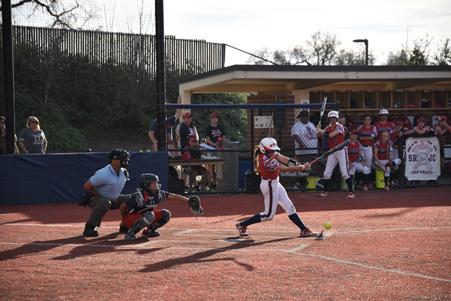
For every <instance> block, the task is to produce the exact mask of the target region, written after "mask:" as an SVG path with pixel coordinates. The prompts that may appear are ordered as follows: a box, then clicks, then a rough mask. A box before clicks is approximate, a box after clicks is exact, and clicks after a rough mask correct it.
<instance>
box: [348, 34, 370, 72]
mask: <svg viewBox="0 0 451 301" xmlns="http://www.w3.org/2000/svg"><path fill="white" fill-rule="evenodd" d="M352 41H353V42H354V43H365V66H368V39H355V40H352Z"/></svg>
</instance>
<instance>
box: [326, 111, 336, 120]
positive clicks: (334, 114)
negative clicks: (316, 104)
mask: <svg viewBox="0 0 451 301" xmlns="http://www.w3.org/2000/svg"><path fill="white" fill-rule="evenodd" d="M327 118H337V119H338V112H337V111H330V112H329V113H328V114H327Z"/></svg>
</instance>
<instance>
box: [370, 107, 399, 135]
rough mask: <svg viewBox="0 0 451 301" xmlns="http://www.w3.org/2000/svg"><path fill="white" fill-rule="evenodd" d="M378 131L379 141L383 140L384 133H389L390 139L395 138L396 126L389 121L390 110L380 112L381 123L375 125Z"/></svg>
mask: <svg viewBox="0 0 451 301" xmlns="http://www.w3.org/2000/svg"><path fill="white" fill-rule="evenodd" d="M374 125H375V126H376V130H377V139H381V134H382V132H388V134H389V135H390V138H391V139H392V138H393V134H394V132H395V124H394V123H393V122H391V121H388V110H387V109H381V110H380V111H379V121H378V122H376V123H375V124H374Z"/></svg>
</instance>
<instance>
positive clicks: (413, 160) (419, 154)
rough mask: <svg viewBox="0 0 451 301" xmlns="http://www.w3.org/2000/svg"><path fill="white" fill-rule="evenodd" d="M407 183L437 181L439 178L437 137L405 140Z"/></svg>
mask: <svg viewBox="0 0 451 301" xmlns="http://www.w3.org/2000/svg"><path fill="white" fill-rule="evenodd" d="M405 176H406V178H407V179H408V180H409V181H427V180H437V178H438V177H439V176H440V146H439V141H438V139H437V137H427V138H417V137H411V138H408V139H407V140H406V171H405Z"/></svg>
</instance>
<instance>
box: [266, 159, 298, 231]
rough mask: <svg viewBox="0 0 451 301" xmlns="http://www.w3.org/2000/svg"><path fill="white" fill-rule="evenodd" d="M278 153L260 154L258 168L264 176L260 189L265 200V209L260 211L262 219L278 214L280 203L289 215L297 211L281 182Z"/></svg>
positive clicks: (271, 217)
mask: <svg viewBox="0 0 451 301" xmlns="http://www.w3.org/2000/svg"><path fill="white" fill-rule="evenodd" d="M276 155H277V153H273V154H272V155H271V156H268V155H266V154H262V153H260V154H259V155H258V169H259V172H260V175H261V177H262V179H261V182H260V191H261V192H262V194H263V198H264V201H265V211H263V212H261V213H260V216H261V221H262V222H263V221H269V220H271V219H273V217H274V215H275V214H276V210H277V205H278V204H279V205H280V206H282V208H283V209H284V210H285V212H286V213H287V214H288V215H292V214H294V213H296V208H295V207H294V205H293V202H292V201H291V200H290V198H289V197H288V194H287V191H286V190H285V188H284V187H283V186H282V184H280V182H279V174H280V170H279V165H280V162H279V161H277V159H276Z"/></svg>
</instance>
